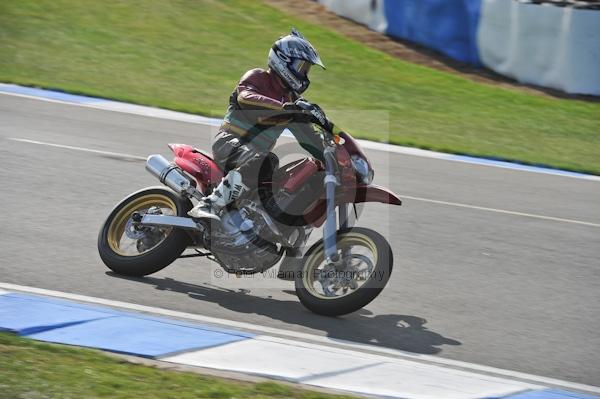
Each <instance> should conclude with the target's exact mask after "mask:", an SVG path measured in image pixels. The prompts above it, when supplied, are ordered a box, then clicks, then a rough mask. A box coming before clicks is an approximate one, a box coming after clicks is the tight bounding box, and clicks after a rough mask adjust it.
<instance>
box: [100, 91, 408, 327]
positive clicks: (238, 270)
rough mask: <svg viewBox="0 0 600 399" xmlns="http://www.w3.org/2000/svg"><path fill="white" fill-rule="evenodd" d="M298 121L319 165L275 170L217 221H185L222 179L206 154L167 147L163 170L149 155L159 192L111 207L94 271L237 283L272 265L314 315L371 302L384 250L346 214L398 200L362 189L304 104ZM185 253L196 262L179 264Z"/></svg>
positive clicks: (361, 171) (383, 275)
mask: <svg viewBox="0 0 600 399" xmlns="http://www.w3.org/2000/svg"><path fill="white" fill-rule="evenodd" d="M306 104H308V103H306ZM305 112H307V113H308V114H310V115H311V117H312V120H311V122H312V123H314V124H315V125H316V127H317V128H319V129H320V131H321V135H322V138H323V144H324V152H323V158H324V162H321V161H319V160H316V159H313V158H305V159H301V160H298V161H294V162H292V163H289V164H287V165H285V166H283V167H281V168H277V169H276V170H275V172H274V173H273V176H272V178H271V179H269V180H268V181H264V182H261V183H260V184H259V185H258V187H257V188H256V189H254V190H252V191H251V192H250V193H248V194H245V195H244V197H243V199H241V200H238V201H237V202H236V203H235V204H233V205H230V206H228V207H226V208H225V209H223V210H222V211H221V212H222V213H221V214H220V215H219V216H220V220H215V219H206V220H204V219H202V220H198V219H192V218H191V217H189V216H188V215H187V212H188V211H189V210H190V209H191V208H192V206H193V201H196V200H199V199H200V198H202V197H204V196H206V195H208V194H210V192H211V191H212V189H214V187H216V186H217V185H218V183H219V182H220V181H221V178H222V177H223V172H222V171H221V170H220V169H219V167H218V166H217V165H216V163H215V162H214V161H213V160H212V158H211V155H210V154H208V153H206V152H204V151H202V150H199V149H196V148H194V147H192V146H189V145H185V144H169V148H170V149H171V150H172V151H173V153H174V155H175V159H174V161H173V162H169V161H168V160H167V159H165V158H164V157H163V156H161V155H150V156H149V157H148V160H147V163H146V169H147V170H148V171H149V172H150V173H151V174H153V175H154V176H156V177H157V178H158V179H159V180H160V182H161V183H162V184H164V185H165V186H166V187H163V186H159V187H150V188H145V189H142V190H140V191H137V192H135V193H133V194H131V195H129V196H128V197H126V198H125V199H123V200H122V201H121V202H120V203H119V204H117V205H116V206H115V208H114V209H113V210H112V211H111V213H110V215H109V216H108V218H107V219H106V221H105V222H104V225H103V226H102V229H101V230H100V234H99V237H98V250H99V253H100V257H101V258H102V260H103V261H104V263H105V264H106V265H107V266H108V267H109V268H110V269H111V270H113V271H114V272H116V273H118V274H123V275H128V276H146V275H148V274H152V273H155V272H157V271H159V270H161V269H163V268H165V267H166V266H168V265H169V264H171V263H172V262H173V261H174V260H176V259H177V258H180V257H191V256H207V257H208V258H209V259H211V260H214V261H216V262H217V263H218V264H219V265H220V266H221V267H222V268H223V269H224V270H225V271H226V272H228V273H235V274H238V275H239V274H254V273H262V272H265V271H266V270H267V269H269V268H272V267H274V266H275V265H277V264H278V263H280V265H279V271H278V274H277V276H278V277H279V278H282V279H285V280H292V279H293V280H294V281H295V287H296V294H297V295H298V298H299V299H300V301H301V302H302V304H303V305H304V306H306V307H307V308H308V309H310V310H311V311H313V312H315V313H318V314H322V315H328V316H337V315H342V314H347V313H350V312H354V311H356V310H358V309H360V308H362V307H364V306H365V305H367V304H368V303H369V302H371V301H372V300H373V299H375V297H377V295H379V293H380V292H381V290H382V289H383V288H384V286H385V284H386V283H387V281H388V280H389V278H390V274H391V272H392V264H393V255H392V250H391V248H390V245H389V243H388V242H387V240H386V239H385V238H384V237H383V236H382V235H381V234H379V233H377V232H376V231H374V230H371V229H366V228H362V227H353V226H352V225H351V221H350V219H351V218H350V216H351V214H350V211H351V209H352V208H353V210H354V212H353V213H354V214H355V215H356V216H358V214H357V212H356V206H355V204H357V203H361V202H382V203H387V204H392V205H401V201H400V199H399V198H398V197H397V196H396V195H395V194H394V193H392V192H391V191H389V190H388V189H386V188H383V187H379V186H376V185H372V184H371V182H372V180H373V175H374V172H373V169H372V167H371V164H370V162H369V160H368V159H367V157H366V156H365V154H364V153H363V151H362V150H361V149H360V147H359V145H358V143H357V141H356V140H354V139H353V138H352V136H350V135H349V134H347V133H341V134H340V135H338V136H336V135H334V134H333V133H332V132H331V129H332V126H333V125H332V124H331V123H330V122H329V121H328V120H327V118H326V117H325V114H324V113H323V111H322V110H321V109H320V108H319V107H318V106H316V105H312V104H308V105H307V106H306V110H305ZM336 207H337V208H338V212H336ZM323 224H324V226H323V238H322V239H320V240H319V241H318V242H316V243H315V244H314V245H312V246H311V247H310V249H308V251H306V250H305V246H306V243H307V240H308V238H309V236H310V234H311V232H312V231H313V230H314V229H315V228H319V227H321V226H322V225H323ZM187 248H191V249H193V250H195V251H196V253H194V254H189V255H182V253H183V252H184V251H185V250H186V249H187ZM282 259H283V260H282Z"/></svg>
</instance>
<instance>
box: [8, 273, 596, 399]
mask: <svg viewBox="0 0 600 399" xmlns="http://www.w3.org/2000/svg"><path fill="white" fill-rule="evenodd" d="M0 289H4V290H9V291H20V292H27V293H31V294H37V295H45V296H51V297H56V298H63V299H70V300H74V301H80V302H87V303H93V304H98V305H105V306H111V307H116V308H121V309H128V310H133V311H138V312H145V313H150V314H156V315H161V316H170V317H175V318H180V319H187V320H194V321H199V322H203V323H208V324H214V325H217V326H226V327H232V328H239V329H241V330H247V331H254V332H261V333H266V334H273V335H278V336H281V337H286V338H295V339H302V340H305V341H308V342H307V344H309V343H310V342H314V343H320V344H323V343H324V344H329V345H336V346H338V347H340V348H346V349H353V350H359V351H366V352H371V353H378V354H384V355H391V356H395V357H398V358H404V359H412V360H418V361H422V362H424V363H431V364H438V365H444V366H449V367H456V368H460V369H464V370H469V371H478V372H484V373H489V374H494V375H498V376H504V377H510V378H516V379H519V380H523V381H526V382H530V383H536V384H544V385H550V386H556V387H561V388H567V389H575V390H579V391H585V392H590V393H600V387H595V386H592V385H586V384H579V383H576V382H569V381H562V380H558V379H554V378H548V377H542V376H536V375H532V374H526V373H521V372H518V371H511V370H504V369H499V368H495V367H490V366H484V365H479V364H474V363H468V362H462V361H458V360H451V359H445V358H442V357H436V356H431V355H421V354H414V353H410V352H404V351H400V350H396V349H391V348H384V347H377V346H373V345H367V344H360V343H355V342H351V341H345V340H338V339H332V338H328V337H323V336H319V335H313V334H307V333H302V332H297V331H290V330H283V329H278V328H273V327H265V326H260V325H257V324H250V323H244V322H239V321H233V320H227V319H220V318H216V317H209V316H202V315H197V314H193V313H185V312H179V311H175V310H169V309H163V308H157V307H152V306H145V305H138V304H133V303H128V302H121V301H116V300H111V299H104V298H97V297H91V296H86V295H80V294H72V293H68V292H61V291H54V290H48V289H44V288H36V287H29V286H24V285H17V284H10V283H1V282H0Z"/></svg>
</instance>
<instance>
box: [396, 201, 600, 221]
mask: <svg viewBox="0 0 600 399" xmlns="http://www.w3.org/2000/svg"><path fill="white" fill-rule="evenodd" d="M400 197H401V198H402V199H404V198H407V199H411V200H413V201H422V202H430V203H432V204H440V205H449V206H456V207H459V208H467V209H477V210H479V211H487V212H496V213H503V214H506V215H515V216H524V217H528V218H534V219H542V220H551V221H554V222H562V223H573V224H581V225H584V226H592V227H600V224H599V223H591V222H584V221H581V220H574V219H564V218H557V217H553V216H544V215H536V214H533V213H524V212H515V211H507V210H504V209H497V208H486V207H484V206H477V205H469V204H460V203H457V202H447V201H439V200H433V199H429V198H421V197H411V196H409V195H402V194H400Z"/></svg>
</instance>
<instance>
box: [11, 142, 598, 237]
mask: <svg viewBox="0 0 600 399" xmlns="http://www.w3.org/2000/svg"><path fill="white" fill-rule="evenodd" d="M8 140H12V141H18V142H21V143H29V144H38V145H45V146H49V147H56V148H64V149H68V150H75V151H83V152H91V153H96V154H101V155H108V156H115V157H120V158H130V159H136V160H143V161H145V160H146V158H145V157H142V156H139V155H131V154H123V153H119V152H111V151H100V150H94V149H91V148H83V147H74V146H71V145H64V144H54V143H46V142H43V141H37V140H29V139H20V138H14V137H9V138H8ZM400 197H402V198H406V199H411V200H413V201H422V202H429V203H432V204H439V205H448V206H455V207H459V208H467V209H476V210H479V211H486V212H495V213H502V214H506V215H514V216H522V217H528V218H534V219H541V220H549V221H553V222H561V223H572V224H579V225H584V226H591V227H600V224H599V223H592V222H584V221H581V220H574V219H564V218H558V217H553V216H544V215H536V214H532V213H524V212H516V211H509V210H505V209H497V208H486V207H483V206H477V205H469V204H461V203H457V202H447V201H440V200H434V199H430V198H421V197H412V196H408V195H402V194H400Z"/></svg>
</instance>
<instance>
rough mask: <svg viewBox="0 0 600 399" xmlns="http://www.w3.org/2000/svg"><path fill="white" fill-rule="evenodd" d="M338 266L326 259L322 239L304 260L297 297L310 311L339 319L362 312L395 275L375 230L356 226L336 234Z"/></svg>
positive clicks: (297, 280) (297, 278)
mask: <svg viewBox="0 0 600 399" xmlns="http://www.w3.org/2000/svg"><path fill="white" fill-rule="evenodd" d="M337 249H338V254H339V256H340V262H339V264H336V265H333V264H328V263H327V262H326V260H325V248H324V245H323V240H319V241H318V242H317V243H316V244H314V245H313V246H312V247H311V248H310V249H309V251H308V252H307V253H306V255H305V257H304V266H303V268H302V273H296V275H295V284H296V294H297V295H298V298H299V299H300V302H302V304H303V305H304V306H306V307H307V308H308V309H310V310H311V311H313V312H315V313H318V314H322V315H325V316H340V315H343V314H347V313H351V312H354V311H357V310H359V309H361V308H362V307H364V306H366V305H367V304H368V303H370V302H371V301H372V300H373V299H375V298H376V297H377V295H379V293H380V292H381V290H383V288H384V287H385V285H386V283H387V281H388V280H389V278H390V275H391V273H392V264H393V262H394V261H393V255H392V249H391V248H390V245H389V243H388V242H387V240H386V239H385V238H384V237H383V236H382V235H381V234H379V233H377V232H376V231H373V230H370V229H365V228H361V227H355V228H352V229H348V230H341V231H338V233H337Z"/></svg>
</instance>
